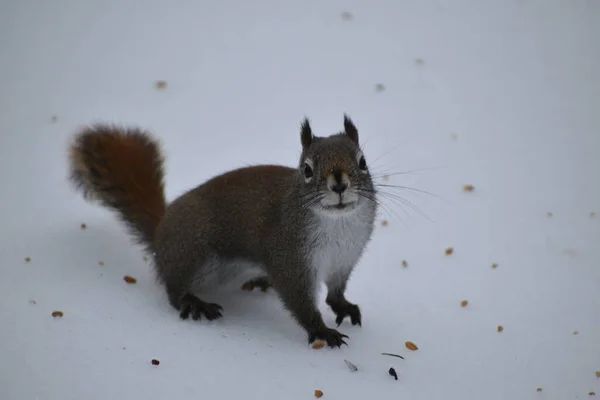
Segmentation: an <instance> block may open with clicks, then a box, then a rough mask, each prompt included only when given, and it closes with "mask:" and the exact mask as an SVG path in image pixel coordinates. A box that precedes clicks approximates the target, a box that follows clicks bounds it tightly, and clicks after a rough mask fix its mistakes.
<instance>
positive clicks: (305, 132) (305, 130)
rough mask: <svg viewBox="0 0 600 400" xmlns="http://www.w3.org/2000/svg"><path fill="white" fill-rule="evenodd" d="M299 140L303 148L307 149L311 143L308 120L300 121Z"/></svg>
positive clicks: (311, 136) (311, 135)
mask: <svg viewBox="0 0 600 400" xmlns="http://www.w3.org/2000/svg"><path fill="white" fill-rule="evenodd" d="M300 139H301V141H302V147H304V148H307V147H308V146H310V144H311V143H312V140H313V134H312V129H310V124H309V123H308V118H304V121H302V126H301V130H300Z"/></svg>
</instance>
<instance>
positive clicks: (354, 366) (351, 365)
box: [344, 360, 358, 372]
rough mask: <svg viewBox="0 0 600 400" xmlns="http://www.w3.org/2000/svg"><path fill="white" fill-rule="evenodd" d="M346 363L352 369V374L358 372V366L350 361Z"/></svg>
mask: <svg viewBox="0 0 600 400" xmlns="http://www.w3.org/2000/svg"><path fill="white" fill-rule="evenodd" d="M344 362H345V363H346V365H347V366H348V368H350V371H352V372H356V371H358V368H357V367H356V365H354V364H352V363H351V362H350V361H348V360H344Z"/></svg>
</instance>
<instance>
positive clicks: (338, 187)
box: [329, 182, 348, 194]
mask: <svg viewBox="0 0 600 400" xmlns="http://www.w3.org/2000/svg"><path fill="white" fill-rule="evenodd" d="M329 188H330V189H331V190H332V191H334V192H336V193H337V194H342V193H344V190H346V189H347V188H348V185H347V184H346V183H345V182H336V183H334V184H333V185H331V186H330V187H329Z"/></svg>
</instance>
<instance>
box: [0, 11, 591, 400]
mask: <svg viewBox="0 0 600 400" xmlns="http://www.w3.org/2000/svg"><path fill="white" fill-rule="evenodd" d="M119 3H120V2H118V1H116V0H114V1H103V2H101V1H95V2H92V1H80V0H57V1H53V2H42V1H39V0H38V1H34V0H19V1H18V2H17V1H12V2H8V1H7V2H2V4H0V60H1V61H0V72H1V74H0V87H1V88H2V95H1V96H0V132H1V135H2V145H1V146H0V179H1V183H2V188H3V191H2V198H1V203H2V207H1V209H0V212H1V221H2V223H1V228H0V256H1V261H0V274H1V275H0V300H1V301H0V319H1V321H2V322H1V325H0V399H2V400H29V399H44V400H45V399H48V400H55V399H56V400H59V399H60V400H67V399H78V400H79V399H86V400H95V399H109V398H114V399H184V398H186V399H187V398H189V399H237V398H252V399H253V398H256V399H311V398H313V396H314V394H313V392H314V390H315V389H319V390H322V391H323V393H324V397H323V398H324V399H368V398H371V399H444V400H446V399H448V400H449V399H461V400H464V399H473V400H476V399H477V400H478V399H503V400H504V399H519V400H521V399H523V400H525V399H576V398H578V399H585V398H588V397H589V393H590V392H597V393H598V396H600V379H597V378H596V371H600V320H599V313H598V310H599V308H600V267H599V264H598V260H599V259H600V247H598V243H599V240H600V181H599V180H598V178H597V172H598V170H599V168H600V161H599V158H598V152H599V151H600V113H599V112H598V111H599V110H600V46H598V43H597V42H598V37H600V23H599V22H598V21H600V3H598V2H596V1H592V0H562V1H558V0H509V1H502V2H501V1H495V2H493V1H468V0H455V1H452V2H450V1H441V0H438V1H433V0H429V1H425V0H410V1H408V0H403V1H391V0H387V1H385V0H372V1H370V2H368V5H367V2H359V1H341V0H337V1H329V2H322V1H314V0H311V1H304V2H301V1H295V2H291V1H288V2H277V1H275V0H266V1H259V2H254V1H239V0H238V1H235V2H233V1H225V2H194V3H192V2H183V1H181V2H173V3H172V4H169V3H168V2H166V1H162V2H159V1H142V0H137V1H127V2H123V3H122V4H119ZM344 13H350V14H344ZM158 80H164V81H166V82H167V87H166V88H164V89H162V90H159V89H156V88H155V86H154V85H155V82H156V81H158ZM378 85H383V86H378ZM344 112H347V113H349V114H350V116H351V117H352V118H353V119H354V121H355V123H356V124H357V126H358V128H359V130H360V133H361V138H362V140H363V142H366V145H365V152H366V155H367V157H368V158H367V159H368V160H369V161H371V162H372V163H373V164H372V168H373V169H374V170H375V171H376V172H379V173H393V172H403V171H408V170H414V169H424V170H422V171H420V172H416V173H411V174H403V175H396V176H392V177H390V179H389V181H388V182H389V183H391V184H396V185H405V186H410V187H414V188H418V189H422V190H426V191H429V192H431V193H433V194H434V195H436V196H439V197H433V196H429V195H424V194H421V193H415V192H410V191H402V192H398V191H396V192H394V191H393V190H392V191H391V192H390V193H396V194H401V195H402V196H403V197H404V198H405V199H407V200H409V201H410V202H411V203H412V204H413V205H414V206H415V207H418V210H419V211H420V212H421V213H419V212H418V211H417V210H415V209H411V208H410V207H408V206H402V205H401V204H399V203H395V202H394V201H392V199H390V198H383V201H384V203H385V204H386V205H387V207H388V208H389V211H388V212H387V213H386V212H385V210H382V214H381V218H380V219H379V222H378V228H377V230H376V234H375V236H374V238H373V241H372V243H371V245H370V247H369V251H368V253H367V254H366V255H365V257H364V259H363V260H362V262H361V264H360V266H359V267H358V269H357V271H356V274H355V275H354V277H353V279H352V281H351V284H350V287H349V294H348V296H349V298H350V299H351V300H352V301H355V302H357V303H358V304H359V305H360V306H361V308H362V310H363V316H364V324H363V327H362V328H358V327H352V326H349V324H348V323H345V324H344V325H343V326H342V327H341V328H340V330H341V331H342V332H344V333H346V334H348V335H349V336H350V340H349V342H348V344H349V346H348V347H344V348H343V349H341V350H329V349H321V350H313V349H312V348H311V347H310V346H308V345H307V343H306V336H305V334H304V332H302V331H301V330H300V328H298V327H297V326H296V325H295V323H294V322H293V321H292V320H291V318H290V317H289V316H288V314H287V313H286V312H285V311H284V310H283V309H282V307H281V306H280V304H279V302H278V300H277V298H276V297H275V295H274V294H273V293H267V294H263V293H260V292H254V293H245V292H238V291H235V292H234V293H228V294H223V295H221V298H219V299H218V300H219V302H221V304H222V305H223V307H224V309H225V318H224V319H222V320H220V321H217V322H214V323H205V322H202V323H197V322H196V323H194V322H192V321H186V322H182V321H180V320H179V319H178V316H177V313H176V312H174V310H172V309H171V308H170V306H168V304H167V302H166V299H165V296H164V294H163V291H162V288H161V287H160V286H158V285H157V284H156V282H155V280H154V276H153V275H152V271H151V269H150V268H149V265H147V263H146V262H145V261H144V259H143V254H142V252H141V249H140V248H139V247H136V246H133V245H130V242H129V238H128V236H127V235H126V233H125V230H124V228H123V226H122V225H120V224H119V223H118V222H117V220H116V218H115V217H114V216H113V215H112V214H111V213H109V212H108V211H106V210H103V209H100V208H98V207H96V206H94V205H89V204H86V203H85V202H84V201H83V200H82V199H81V197H80V196H79V195H77V194H75V193H74V192H73V191H72V190H71V188H70V186H69V185H68V182H67V180H66V148H67V144H68V142H69V139H70V137H71V135H72V134H73V133H74V132H75V130H76V129H77V128H78V127H80V126H81V125H83V124H87V123H90V122H94V121H112V122H119V123H124V124H135V125H139V126H141V127H144V128H148V129H151V130H152V131H153V132H155V133H156V135H157V136H159V137H160V138H161V140H162V142H163V143H164V148H165V151H166V154H167V192H168V197H169V199H173V198H174V197H175V196H177V195H178V194H180V193H182V192H183V191H184V190H186V189H188V188H190V187H192V186H194V185H196V184H198V183H200V182H202V181H204V180H206V179H208V178H209V177H211V176H212V175H214V174H216V173H219V172H222V171H225V170H228V169H231V168H234V167H238V166H241V165H246V164H252V163H266V162H276V163H281V164H286V165H294V164H295V163H296V161H297V156H298V154H299V149H300V147H299V146H300V143H299V134H298V131H299V125H300V121H301V119H302V118H303V117H304V116H305V115H306V116H308V117H310V118H311V121H312V125H313V129H314V131H315V132H316V133H317V134H319V135H325V134H330V133H333V132H334V131H337V130H339V129H340V128H341V126H342V125H341V124H342V114H343V113H344ZM375 160H377V161H375ZM465 184H472V185H474V188H475V190H474V191H473V192H470V193H469V192H464V191H463V185H465ZM594 211H596V212H598V214H599V215H597V216H594V215H593V214H591V213H592V212H594ZM548 213H551V215H550V214H548ZM422 214H423V215H422ZM384 220H385V221H388V223H387V225H386V226H384V224H383V221H384ZM82 223H85V224H86V225H87V229H82V228H81V224H82ZM447 247H452V248H453V249H454V253H453V254H452V255H450V256H447V255H446V254H445V249H446V248H447ZM27 257H29V258H30V260H29V262H26V260H25V259H26V258H27ZM402 260H406V261H407V263H408V267H403V266H402ZM493 263H497V268H495V269H494V268H492V264H493ZM100 264H102V265H100ZM126 274H127V275H131V276H134V277H135V278H137V280H138V282H137V284H135V285H128V284H126V283H125V282H124V281H123V276H124V275H126ZM462 300H468V302H469V303H468V305H467V306H466V307H461V301H462ZM56 310H60V311H62V312H63V313H64V316H63V318H56V319H55V318H53V317H52V316H51V313H52V312H53V311H56ZM322 310H323V312H324V315H325V317H326V321H327V322H328V323H330V324H333V319H334V317H333V314H332V313H331V311H329V309H327V308H326V307H325V306H324V304H322ZM499 325H502V326H503V327H504V330H503V331H502V332H501V333H499V332H498V331H497V327H498V326H499ZM406 341H412V342H414V343H415V344H417V346H418V347H419V350H417V351H414V352H411V351H409V350H408V349H406V347H405V342H406ZM382 352H392V353H398V354H401V355H403V356H404V357H405V360H400V359H397V358H391V357H386V356H382V355H381V353H382ZM152 359H158V360H160V365H159V366H153V365H151V360H152ZM344 359H347V360H349V361H351V362H353V363H354V364H356V365H357V366H358V367H359V371H358V372H350V371H349V369H348V368H347V366H346V365H345V363H344ZM391 366H393V367H394V368H395V369H396V371H397V372H398V374H399V380H398V381H395V380H394V379H393V378H391V377H390V376H389V375H388V369H389V368H390V367H391ZM537 388H542V391H541V392H538V391H537Z"/></svg>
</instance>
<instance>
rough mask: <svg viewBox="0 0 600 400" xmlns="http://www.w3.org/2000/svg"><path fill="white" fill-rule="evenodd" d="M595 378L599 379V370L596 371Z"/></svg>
mask: <svg viewBox="0 0 600 400" xmlns="http://www.w3.org/2000/svg"><path fill="white" fill-rule="evenodd" d="M596 378H598V379H600V371H596Z"/></svg>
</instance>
